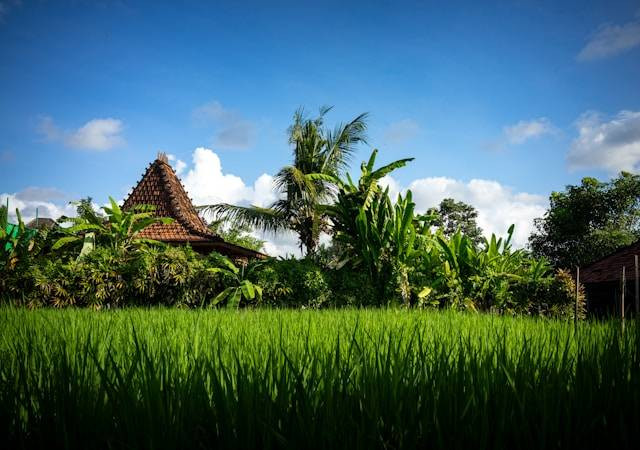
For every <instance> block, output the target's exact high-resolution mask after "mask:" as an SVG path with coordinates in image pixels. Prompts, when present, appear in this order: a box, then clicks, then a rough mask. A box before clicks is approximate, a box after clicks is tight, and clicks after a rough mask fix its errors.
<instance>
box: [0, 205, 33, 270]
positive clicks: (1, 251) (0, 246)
mask: <svg viewBox="0 0 640 450" xmlns="http://www.w3.org/2000/svg"><path fill="white" fill-rule="evenodd" d="M16 218H17V219H18V224H17V225H15V224H12V223H9V210H8V209H7V207H5V206H0V255H1V260H0V264H1V265H2V269H6V270H12V269H14V268H15V267H16V266H17V265H18V263H19V262H20V261H24V260H26V259H27V258H28V257H29V254H30V253H31V251H32V250H33V248H34V245H35V237H36V235H37V234H38V232H37V231H36V230H32V229H28V228H27V227H26V226H25V224H24V222H23V220H22V216H21V214H20V211H19V210H18V209H17V208H16Z"/></svg>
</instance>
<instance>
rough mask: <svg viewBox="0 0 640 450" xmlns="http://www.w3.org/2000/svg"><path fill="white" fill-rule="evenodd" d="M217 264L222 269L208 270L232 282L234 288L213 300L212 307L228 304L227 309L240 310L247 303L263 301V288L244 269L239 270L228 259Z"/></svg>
mask: <svg viewBox="0 0 640 450" xmlns="http://www.w3.org/2000/svg"><path fill="white" fill-rule="evenodd" d="M217 263H218V264H219V265H220V266H221V267H211V268H209V269H207V270H208V271H209V272H211V273H218V274H221V275H222V276H223V277H224V278H226V279H227V280H230V282H231V283H232V286H229V287H227V288H225V289H224V290H223V291H222V292H220V293H219V294H218V295H216V296H215V297H214V298H213V299H212V300H211V303H210V304H211V306H216V305H218V304H220V303H224V302H226V306H227V308H239V307H240V306H241V304H242V303H243V300H245V301H247V302H248V301H251V300H256V301H258V302H261V301H262V287H260V286H259V285H257V284H254V283H252V282H251V281H249V280H248V279H247V278H245V276H246V275H248V273H247V274H245V270H244V267H242V269H239V268H238V267H237V266H236V265H235V264H233V263H232V262H231V261H230V260H229V259H228V258H226V257H223V256H221V257H219V258H217Z"/></svg>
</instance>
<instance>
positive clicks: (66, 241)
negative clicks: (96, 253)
mask: <svg viewBox="0 0 640 450" xmlns="http://www.w3.org/2000/svg"><path fill="white" fill-rule="evenodd" d="M79 240H80V237H78V236H67V237H63V238H60V239H58V240H57V241H56V242H55V244H53V245H52V246H51V250H58V249H59V248H61V247H63V246H65V245H67V244H70V243H71V242H77V241H79Z"/></svg>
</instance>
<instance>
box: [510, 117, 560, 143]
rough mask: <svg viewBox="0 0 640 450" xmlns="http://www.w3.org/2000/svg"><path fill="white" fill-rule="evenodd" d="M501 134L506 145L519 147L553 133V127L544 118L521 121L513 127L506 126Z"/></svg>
mask: <svg viewBox="0 0 640 450" xmlns="http://www.w3.org/2000/svg"><path fill="white" fill-rule="evenodd" d="M502 132H503V136H504V140H505V142H506V143H507V144H510V145H520V144H524V143H525V142H527V141H528V140H531V139H535V138H538V137H540V136H543V135H545V134H552V133H555V127H554V126H553V125H552V124H551V121H550V120H549V119H547V118H546V117H539V118H537V119H533V120H521V121H519V122H518V123H516V124H514V125H509V126H506V127H504V128H503V130H502Z"/></svg>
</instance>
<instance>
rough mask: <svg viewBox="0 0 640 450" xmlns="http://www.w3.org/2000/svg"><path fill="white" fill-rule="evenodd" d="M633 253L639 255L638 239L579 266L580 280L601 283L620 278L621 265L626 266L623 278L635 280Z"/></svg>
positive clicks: (639, 242) (639, 244)
mask: <svg viewBox="0 0 640 450" xmlns="http://www.w3.org/2000/svg"><path fill="white" fill-rule="evenodd" d="M635 255H638V256H639V257H640V241H637V242H634V243H633V244H631V245H628V246H626V247H622V248H620V249H618V250H616V251H615V252H613V253H611V254H610V255H608V256H605V257H604V258H601V259H599V260H597V261H595V262H593V263H591V264H589V265H588V266H586V267H584V268H580V282H582V283H603V282H607V281H618V280H621V279H622V268H623V267H626V274H625V278H626V279H627V280H635V278H636V277H635Z"/></svg>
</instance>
